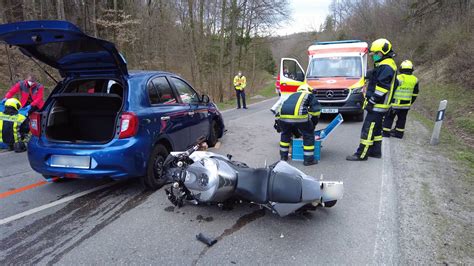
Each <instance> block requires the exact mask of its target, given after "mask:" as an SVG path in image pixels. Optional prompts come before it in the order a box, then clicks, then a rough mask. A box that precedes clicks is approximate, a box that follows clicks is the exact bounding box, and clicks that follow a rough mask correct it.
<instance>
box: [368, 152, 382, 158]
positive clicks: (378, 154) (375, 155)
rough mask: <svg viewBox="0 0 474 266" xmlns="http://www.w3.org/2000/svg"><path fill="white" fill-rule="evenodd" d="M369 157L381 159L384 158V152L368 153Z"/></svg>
mask: <svg viewBox="0 0 474 266" xmlns="http://www.w3.org/2000/svg"><path fill="white" fill-rule="evenodd" d="M367 156H368V157H372V158H377V159H380V158H382V154H381V153H369V154H367Z"/></svg>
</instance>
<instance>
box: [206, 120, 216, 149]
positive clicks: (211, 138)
mask: <svg viewBox="0 0 474 266" xmlns="http://www.w3.org/2000/svg"><path fill="white" fill-rule="evenodd" d="M218 136H219V125H218V124H217V122H216V120H212V122H211V131H210V132H209V137H208V138H207V145H208V146H209V147H214V146H216V143H217V141H218V140H219V137H218Z"/></svg>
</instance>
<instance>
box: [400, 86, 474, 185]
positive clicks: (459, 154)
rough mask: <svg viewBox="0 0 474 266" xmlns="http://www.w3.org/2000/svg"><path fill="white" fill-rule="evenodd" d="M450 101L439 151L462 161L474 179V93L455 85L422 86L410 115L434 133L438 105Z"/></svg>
mask: <svg viewBox="0 0 474 266" xmlns="http://www.w3.org/2000/svg"><path fill="white" fill-rule="evenodd" d="M441 100H447V101H448V105H447V109H446V115H445V121H444V122H443V126H442V129H441V137H440V144H439V145H438V146H439V150H440V151H442V152H446V153H447V154H448V155H449V157H450V158H453V159H455V160H456V161H459V162H460V163H462V164H463V165H464V166H466V167H467V168H468V172H469V174H470V176H474V93H473V91H472V89H467V88H462V87H460V86H456V85H452V84H442V83H429V82H427V83H425V84H424V83H422V84H421V88H420V95H419V97H418V98H417V101H416V103H415V105H414V108H413V109H412V111H410V113H409V114H411V116H413V117H414V118H415V119H417V120H419V121H420V122H422V123H423V124H424V125H425V126H426V127H427V128H428V129H429V130H430V132H431V130H432V129H433V126H434V118H435V116H436V112H437V110H438V106H439V102H440V101H441Z"/></svg>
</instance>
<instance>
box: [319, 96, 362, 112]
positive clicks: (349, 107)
mask: <svg viewBox="0 0 474 266" xmlns="http://www.w3.org/2000/svg"><path fill="white" fill-rule="evenodd" d="M320 104H321V108H322V109H337V113H341V114H362V113H364V109H362V107H363V105H364V95H363V94H362V93H360V94H351V95H350V96H349V98H348V99H347V100H346V101H344V102H320ZM321 113H324V112H321Z"/></svg>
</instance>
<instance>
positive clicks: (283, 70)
mask: <svg viewBox="0 0 474 266" xmlns="http://www.w3.org/2000/svg"><path fill="white" fill-rule="evenodd" d="M278 80H279V81H280V90H281V94H282V95H284V94H291V93H293V92H296V90H297V89H298V87H299V86H301V85H302V84H303V83H304V81H305V73H304V70H303V68H302V67H301V65H300V63H298V61H297V60H296V59H293V58H282V59H281V62H280V71H279V74H278Z"/></svg>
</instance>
